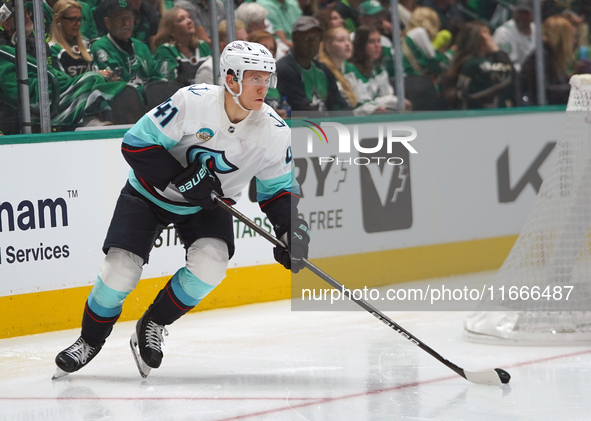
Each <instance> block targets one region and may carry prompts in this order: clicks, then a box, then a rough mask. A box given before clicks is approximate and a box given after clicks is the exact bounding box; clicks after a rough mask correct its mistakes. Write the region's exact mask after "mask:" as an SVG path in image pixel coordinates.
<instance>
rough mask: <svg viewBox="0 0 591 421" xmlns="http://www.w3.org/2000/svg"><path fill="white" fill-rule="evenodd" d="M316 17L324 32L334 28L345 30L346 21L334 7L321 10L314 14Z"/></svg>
mask: <svg viewBox="0 0 591 421" xmlns="http://www.w3.org/2000/svg"><path fill="white" fill-rule="evenodd" d="M314 17H315V18H316V19H318V22H320V26H321V27H322V31H324V32H326V31H328V30H329V29H332V28H343V27H344V26H345V20H344V19H343V17H342V16H341V14H340V13H339V12H337V10H336V9H335V8H334V7H326V8H324V9H320V10H319V11H317V12H316V13H315V14H314Z"/></svg>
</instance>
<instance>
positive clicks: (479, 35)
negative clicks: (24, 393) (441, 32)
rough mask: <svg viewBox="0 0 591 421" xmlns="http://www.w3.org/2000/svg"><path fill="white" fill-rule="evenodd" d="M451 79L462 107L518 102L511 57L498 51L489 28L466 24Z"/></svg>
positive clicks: (477, 23)
mask: <svg viewBox="0 0 591 421" xmlns="http://www.w3.org/2000/svg"><path fill="white" fill-rule="evenodd" d="M456 46H457V49H456V52H455V54H454V57H453V60H452V63H451V66H450V69H449V80H450V81H454V82H455V83H456V86H457V90H458V96H459V97H460V98H461V99H462V102H463V108H470V109H472V108H497V107H508V106H512V105H513V104H514V103H515V75H514V69H513V65H512V64H511V60H510V59H509V56H508V55H507V53H505V52H504V51H501V50H499V47H498V46H497V45H496V44H495V42H494V40H493V38H492V35H491V34H490V30H489V29H488V26H487V25H486V24H485V23H484V22H482V21H479V20H475V21H471V22H466V23H465V24H464V26H463V27H462V29H461V30H460V32H459V33H458V36H457V42H456Z"/></svg>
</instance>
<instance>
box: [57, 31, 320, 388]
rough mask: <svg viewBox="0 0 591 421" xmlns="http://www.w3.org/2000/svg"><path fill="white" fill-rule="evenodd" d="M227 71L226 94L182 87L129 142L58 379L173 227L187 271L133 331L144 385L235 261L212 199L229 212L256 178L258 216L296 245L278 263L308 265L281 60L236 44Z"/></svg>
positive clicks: (98, 344) (109, 321)
mask: <svg viewBox="0 0 591 421" xmlns="http://www.w3.org/2000/svg"><path fill="white" fill-rule="evenodd" d="M220 70H221V74H222V75H224V78H225V79H224V85H225V86H224V87H219V86H215V85H205V84H202V85H192V86H188V87H186V88H182V89H180V90H179V91H178V92H177V93H176V94H175V95H173V96H172V97H171V98H170V99H169V100H168V101H166V102H164V103H162V104H161V105H159V106H158V107H156V108H154V109H152V110H151V111H150V112H148V113H147V114H146V115H145V116H144V117H142V118H141V119H140V121H138V123H137V124H136V125H135V126H133V127H132V128H131V129H130V130H129V132H127V133H126V134H125V136H124V138H123V145H122V151H123V155H124V157H125V159H126V160H127V162H128V163H129V165H130V166H131V171H130V173H129V180H128V182H127V183H126V185H125V187H124V188H123V190H122V191H121V195H120V196H119V199H118V202H117V205H116V208H115V211H114V215H113V219H112V221H111V225H110V227H109V230H108V232H107V237H106V240H105V243H104V246H103V250H104V252H105V253H106V258H105V260H104V261H103V263H102V265H101V268H100V273H99V275H98V277H97V281H96V284H95V286H94V288H93V290H92V291H91V293H90V295H89V297H88V299H87V301H86V305H85V307H84V314H83V319H82V333H81V336H80V338H79V339H78V340H77V341H76V342H75V343H74V344H73V345H72V346H70V347H68V348H66V349H65V350H63V351H62V352H60V353H59V354H58V355H57V357H56V364H57V366H58V370H57V372H56V375H55V376H54V378H57V377H61V376H63V375H66V374H68V373H72V372H75V371H77V370H79V369H80V368H82V367H84V366H85V365H86V364H88V362H90V360H92V359H93V358H94V357H95V356H96V355H97V354H98V352H99V351H100V350H101V348H102V346H103V345H104V343H105V339H106V338H107V337H108V336H109V334H110V333H111V330H112V328H113V325H114V324H115V322H116V321H117V319H118V318H119V316H120V314H121V310H122V304H123V301H124V300H125V298H126V297H127V295H128V294H129V293H130V292H131V291H132V290H133V289H134V288H135V286H136V284H137V282H138V281H139V279H140V275H141V272H142V265H143V264H145V263H147V261H148V256H149V253H150V250H151V249H152V246H153V244H154V241H155V240H156V238H157V237H158V235H159V234H160V232H161V231H162V230H163V229H164V228H165V227H166V226H168V225H169V224H173V225H174V226H175V229H176V232H177V233H178V235H179V237H180V238H181V240H182V242H183V245H184V247H185V250H186V266H185V267H183V268H181V269H179V270H178V271H177V272H176V273H175V274H174V276H173V277H172V278H171V279H170V280H169V282H168V283H167V284H166V286H165V287H164V288H163V289H162V290H161V291H160V293H159V294H158V295H157V297H156V299H155V300H154V302H153V303H152V304H151V305H150V306H149V308H148V309H147V311H146V312H145V313H144V315H143V316H142V318H141V319H140V320H139V321H138V322H137V325H136V328H135V331H134V332H133V335H132V339H131V342H130V343H131V345H132V350H133V351H134V357H135V358H136V363H137V365H138V369H139V370H140V374H141V375H142V376H143V377H146V376H147V375H148V373H149V372H150V369H151V368H158V367H159V366H160V364H161V361H162V357H163V354H162V350H161V343H162V335H163V333H167V332H166V329H165V326H166V325H169V324H171V323H173V322H174V321H175V320H177V319H178V318H179V317H181V316H182V315H183V314H185V313H187V312H188V311H189V310H191V309H192V308H193V307H194V306H196V305H197V304H198V303H199V302H200V301H201V300H202V299H203V298H204V297H205V296H206V295H207V294H208V293H209V292H211V291H212V290H213V289H214V288H215V287H216V286H217V285H219V284H220V283H221V281H222V279H223V278H224V277H225V274H226V268H227V265H228V261H229V259H230V258H231V257H232V255H233V254H234V235H233V225H232V218H231V216H230V215H229V214H228V213H226V212H225V211H224V210H223V209H221V208H219V207H217V206H216V204H215V202H214V200H212V192H215V194H218V195H219V196H221V197H224V200H225V201H227V202H229V203H232V204H233V203H235V202H236V201H237V200H238V199H239V198H240V194H241V192H242V191H243V189H244V188H245V187H246V186H247V185H248V183H249V181H250V180H251V179H252V177H253V176H254V177H256V182H257V191H258V201H259V203H260V206H261V209H262V210H263V211H264V212H265V213H266V214H267V216H268V217H269V220H270V221H271V222H272V224H273V226H274V228H275V233H276V235H277V236H278V237H279V238H282V239H283V241H284V243H285V244H287V245H288V250H289V252H288V250H285V249H282V248H275V249H274V256H275V259H276V260H277V261H278V262H280V263H281V264H283V265H284V266H285V267H286V268H287V269H291V270H292V271H293V272H297V271H299V270H300V269H302V268H303V266H304V264H303V261H302V260H301V259H302V258H305V257H307V253H308V242H309V234H308V226H307V224H306V222H305V221H304V220H302V219H299V218H298V216H297V215H298V213H297V202H298V200H299V199H298V197H297V195H298V193H299V186H298V185H297V183H296V182H295V178H294V175H293V170H292V162H291V161H292V157H291V146H290V142H291V134H290V130H289V128H288V127H287V125H286V124H285V122H284V121H283V120H282V119H281V118H279V117H278V116H277V114H276V113H275V112H274V111H273V109H272V108H270V107H269V106H267V105H266V104H265V103H264V99H265V94H266V92H267V89H268V88H269V87H274V86H275V74H274V72H275V59H274V58H273V57H272V56H271V54H270V53H269V51H268V50H267V49H266V48H265V47H263V46H262V45H260V44H256V43H249V42H244V41H234V42H232V43H230V44H229V45H228V46H227V47H226V48H225V49H224V51H223V53H222V55H221V58H220ZM290 255H291V256H290Z"/></svg>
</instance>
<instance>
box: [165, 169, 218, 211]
mask: <svg viewBox="0 0 591 421" xmlns="http://www.w3.org/2000/svg"><path fill="white" fill-rule="evenodd" d="M211 163H212V161H211V160H209V161H207V162H205V163H204V164H202V163H201V162H199V161H198V160H197V161H195V162H193V164H192V165H191V166H190V167H188V168H187V169H186V170H185V171H184V172H182V173H181V174H179V175H178V176H177V177H176V178H175V179H174V180H172V184H174V185H175V186H176V188H177V189H179V191H180V192H181V194H182V195H183V197H184V198H185V199H187V202H189V203H190V204H192V205H195V206H201V207H202V208H203V209H213V208H215V207H216V206H217V205H216V203H215V202H214V201H213V200H212V198H211V192H212V191H215V192H216V193H217V194H218V195H219V196H223V195H224V192H223V191H222V183H221V182H220V180H219V178H217V176H216V175H215V173H214V172H213V170H212V169H210V165H209V164H211Z"/></svg>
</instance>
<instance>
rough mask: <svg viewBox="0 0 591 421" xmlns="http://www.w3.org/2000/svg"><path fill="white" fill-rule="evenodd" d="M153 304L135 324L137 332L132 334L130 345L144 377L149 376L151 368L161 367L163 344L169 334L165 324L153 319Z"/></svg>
mask: <svg viewBox="0 0 591 421" xmlns="http://www.w3.org/2000/svg"><path fill="white" fill-rule="evenodd" d="M151 309H152V306H150V307H148V310H147V311H146V312H145V313H144V315H143V316H142V318H141V319H139V320H138V321H137V324H136V325H135V332H133V334H132V335H131V340H130V341H129V345H130V346H131V351H132V352H133V357H134V358H135V363H136V365H137V368H138V370H139V372H140V374H141V376H142V377H143V378H146V377H148V374H150V370H151V369H153V368H158V367H160V364H161V363H162V357H163V356H164V354H163V353H162V348H161V346H162V344H163V343H164V338H163V336H162V335H166V336H168V331H167V330H166V328H165V327H164V326H163V325H159V324H157V323H156V322H154V320H152V312H151Z"/></svg>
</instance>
